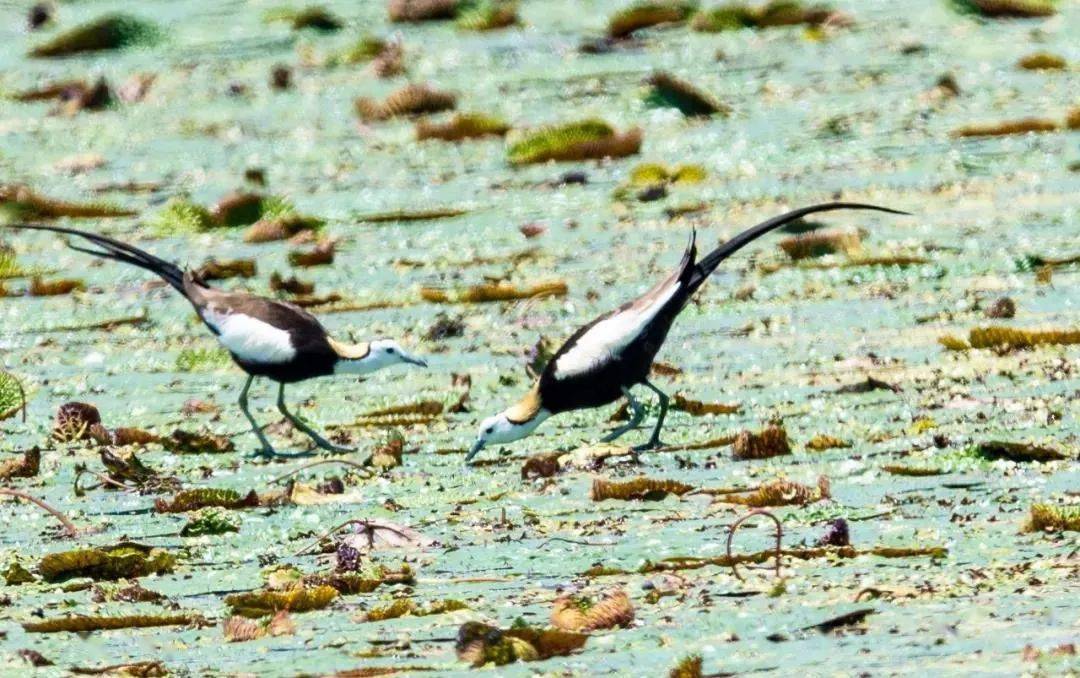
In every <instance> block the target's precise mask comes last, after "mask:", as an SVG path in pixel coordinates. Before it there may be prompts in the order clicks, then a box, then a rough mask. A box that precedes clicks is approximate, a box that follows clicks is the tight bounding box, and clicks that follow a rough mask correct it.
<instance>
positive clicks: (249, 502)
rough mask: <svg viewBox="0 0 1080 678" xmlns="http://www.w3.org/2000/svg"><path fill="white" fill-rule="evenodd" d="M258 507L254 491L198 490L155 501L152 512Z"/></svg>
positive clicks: (229, 489) (185, 491) (183, 491)
mask: <svg viewBox="0 0 1080 678" xmlns="http://www.w3.org/2000/svg"><path fill="white" fill-rule="evenodd" d="M258 505H259V496H258V495H257V494H255V490H251V491H250V492H248V493H247V494H240V493H239V492H237V491H236V490H234V489H231V488H228V489H215V488H199V489H193V490H181V491H180V492H177V493H176V494H175V495H174V496H173V498H172V499H170V500H168V501H166V500H165V499H157V500H155V501H154V510H155V511H157V512H158V513H186V512H189V511H197V510H199V509H202V508H207V507H211V506H214V507H219V508H225V509H240V508H253V507H255V506H258Z"/></svg>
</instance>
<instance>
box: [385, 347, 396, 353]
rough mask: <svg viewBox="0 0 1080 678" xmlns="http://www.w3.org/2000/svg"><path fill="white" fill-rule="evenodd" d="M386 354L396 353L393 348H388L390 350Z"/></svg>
mask: <svg viewBox="0 0 1080 678" xmlns="http://www.w3.org/2000/svg"><path fill="white" fill-rule="evenodd" d="M386 352H387V353H393V352H394V349H392V348H388V349H386Z"/></svg>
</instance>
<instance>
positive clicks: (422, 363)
mask: <svg viewBox="0 0 1080 678" xmlns="http://www.w3.org/2000/svg"><path fill="white" fill-rule="evenodd" d="M405 362H407V363H409V364H410V365H419V366H420V367H427V366H428V364H427V361H426V360H424V359H423V358H413V357H412V356H410V357H408V358H406V359H405Z"/></svg>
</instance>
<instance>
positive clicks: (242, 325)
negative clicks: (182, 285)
mask: <svg viewBox="0 0 1080 678" xmlns="http://www.w3.org/2000/svg"><path fill="white" fill-rule="evenodd" d="M202 317H203V320H205V321H206V323H207V324H208V325H210V326H211V327H212V328H214V330H215V331H216V332H217V334H218V341H220V342H221V344H222V345H223V346H224V347H225V348H227V349H229V351H230V352H231V353H232V354H233V355H234V356H236V357H237V358H238V359H240V360H242V361H244V362H249V363H257V364H263V365H266V364H278V363H287V362H289V361H290V360H292V359H293V358H294V357H295V356H296V348H295V347H294V346H293V344H292V339H291V337H290V336H289V332H288V331H287V330H283V329H281V328H279V327H274V326H273V325H271V324H270V323H267V322H265V321H262V320H259V319H258V318H253V317H251V316H249V315H245V314H243V313H240V312H235V311H232V310H230V309H223V308H219V307H217V306H215V305H213V304H211V305H209V306H207V307H206V308H204V309H203V310H202Z"/></svg>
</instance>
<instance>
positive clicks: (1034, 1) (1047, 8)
mask: <svg viewBox="0 0 1080 678" xmlns="http://www.w3.org/2000/svg"><path fill="white" fill-rule="evenodd" d="M949 4H950V5H952V7H953V8H954V9H956V10H957V11H959V12H961V13H964V14H980V15H982V16H985V17H992V18H1006V19H1030V18H1038V17H1047V16H1052V15H1053V14H1055V13H1056V12H1057V0H949Z"/></svg>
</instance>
